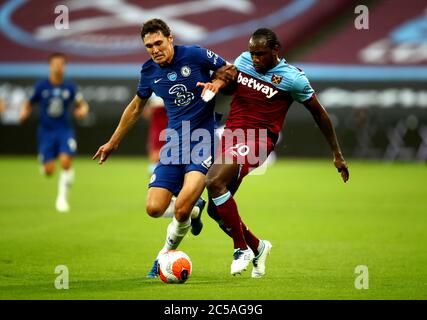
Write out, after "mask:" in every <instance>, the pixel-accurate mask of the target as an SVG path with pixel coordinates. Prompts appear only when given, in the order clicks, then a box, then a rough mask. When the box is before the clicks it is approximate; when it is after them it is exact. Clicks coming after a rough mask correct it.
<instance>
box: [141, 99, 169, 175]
mask: <svg viewBox="0 0 427 320" xmlns="http://www.w3.org/2000/svg"><path fill="white" fill-rule="evenodd" d="M142 116H143V117H144V119H146V120H147V121H149V127H148V141H147V148H148V150H147V151H148V159H149V161H150V164H149V167H148V173H149V174H150V175H151V174H152V173H153V172H154V169H155V168H156V165H157V163H158V162H159V161H160V149H161V148H162V147H163V145H164V144H165V137H164V132H163V137H162V136H161V133H162V130H164V129H166V127H167V125H168V115H167V114H166V109H165V103H164V101H163V99H162V98H160V97H158V96H156V95H155V94H154V93H153V94H152V95H151V97H150V99H148V100H147V103H146V104H145V107H144V110H143V112H142Z"/></svg>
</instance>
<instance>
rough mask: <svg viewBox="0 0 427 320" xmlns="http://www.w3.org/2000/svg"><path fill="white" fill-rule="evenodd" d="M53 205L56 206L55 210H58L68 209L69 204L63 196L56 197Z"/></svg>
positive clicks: (64, 210)
mask: <svg viewBox="0 0 427 320" xmlns="http://www.w3.org/2000/svg"><path fill="white" fill-rule="evenodd" d="M55 207H56V210H57V211H59V212H68V211H70V205H69V204H68V201H67V199H65V197H58V198H56V203H55Z"/></svg>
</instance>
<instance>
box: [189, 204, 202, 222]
mask: <svg viewBox="0 0 427 320" xmlns="http://www.w3.org/2000/svg"><path fill="white" fill-rule="evenodd" d="M199 213H200V208H199V207H196V206H194V207H193V209H192V210H191V215H190V217H191V219H194V218H197V217H198V216H199Z"/></svg>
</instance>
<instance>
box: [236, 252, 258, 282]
mask: <svg viewBox="0 0 427 320" xmlns="http://www.w3.org/2000/svg"><path fill="white" fill-rule="evenodd" d="M254 257H255V255H254V253H253V252H252V250H251V249H249V248H248V249H246V250H243V249H237V250H235V251H234V254H233V262H232V263H231V274H232V275H233V276H235V275H236V274H241V273H242V272H243V271H245V270H246V269H247V268H248V265H249V263H251V261H252V260H253V259H254Z"/></svg>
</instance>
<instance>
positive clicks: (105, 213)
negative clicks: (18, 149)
mask: <svg viewBox="0 0 427 320" xmlns="http://www.w3.org/2000/svg"><path fill="white" fill-rule="evenodd" d="M349 166H350V181H349V182H348V183H347V184H344V183H342V181H341V179H340V176H339V175H338V173H337V172H336V170H335V169H334V167H333V165H332V162H331V161H329V160H327V159H323V160H296V159H295V160H289V159H284V160H281V161H279V162H278V163H277V164H276V165H275V166H273V167H271V168H270V169H269V170H268V171H267V172H266V174H265V175H262V176H249V177H247V178H246V179H245V182H244V183H243V184H242V186H241V189H240V190H239V191H238V194H237V196H236V198H237V201H238V205H239V210H240V213H241V215H242V217H243V220H244V221H245V222H246V224H247V225H248V226H249V227H250V228H251V229H252V231H253V232H254V233H255V234H256V235H258V236H259V237H261V238H265V239H268V240H270V241H271V242H272V244H273V249H272V252H271V255H270V258H269V260H268V264H267V275H266V276H265V277H264V278H261V279H252V278H251V277H250V271H251V269H248V270H247V271H246V273H244V274H243V275H241V276H236V277H233V276H231V275H230V274H229V272H230V271H229V269H230V263H231V259H232V242H231V239H229V238H228V237H227V236H226V235H225V234H223V233H222V231H221V230H220V229H219V228H218V227H217V225H216V224H215V223H214V222H213V220H211V219H210V218H209V217H208V215H207V214H206V212H204V224H205V228H204V230H203V231H202V233H201V234H200V235H199V236H198V237H194V236H192V235H191V234H190V235H188V236H187V237H186V238H185V239H184V240H183V242H182V243H181V246H180V249H181V250H183V251H185V252H186V253H187V254H189V256H190V257H191V259H192V263H193V273H192V275H191V277H190V279H189V281H188V282H187V283H186V284H183V285H167V284H164V283H162V282H161V281H160V280H159V279H155V280H150V279H146V278H145V274H146V273H147V271H148V270H149V268H150V267H151V264H152V261H153V258H154V257H155V255H156V254H157V251H158V250H159V249H160V248H161V246H162V245H163V241H164V238H165V230H166V226H167V224H168V223H169V220H168V219H163V218H158V219H153V218H150V217H149V216H148V215H147V214H146V213H145V209H144V206H145V197H146V192H147V183H148V179H149V177H148V175H147V171H146V170H147V169H146V168H147V162H146V160H145V159H142V158H120V157H118V156H117V155H116V156H112V157H111V158H110V159H109V160H108V162H107V163H105V164H104V165H103V166H99V165H97V163H96V162H95V161H91V160H89V157H79V158H77V159H76V160H75V170H76V181H75V184H74V186H73V189H72V193H71V205H72V210H71V212H69V213H66V214H61V213H58V212H56V211H55V210H54V201H55V195H56V185H57V175H55V176H54V177H53V179H47V178H45V177H43V176H41V175H40V174H39V172H38V164H37V162H36V159H35V157H31V158H30V157H26V158H24V157H22V158H21V157H2V158H0V180H1V184H0V299H156V300H157V299H248V300H251V299H259V300H263V299H280V300H284V299H426V298H427V232H426V231H427V205H426V204H427V188H426V181H427V168H426V166H425V164H403V163H398V164H396V163H395V164H385V163H380V162H363V161H351V160H350V161H349ZM58 265H66V266H67V267H68V270H69V289H68V290H57V289H55V287H54V281H55V278H56V277H57V276H58V275H57V274H55V267H56V266H58ZM358 265H366V266H367V267H368V270H369V289H362V290H358V289H356V288H355V279H356V277H357V276H358V274H356V273H355V268H356V267H357V266H358Z"/></svg>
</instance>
